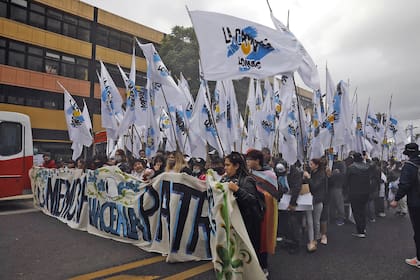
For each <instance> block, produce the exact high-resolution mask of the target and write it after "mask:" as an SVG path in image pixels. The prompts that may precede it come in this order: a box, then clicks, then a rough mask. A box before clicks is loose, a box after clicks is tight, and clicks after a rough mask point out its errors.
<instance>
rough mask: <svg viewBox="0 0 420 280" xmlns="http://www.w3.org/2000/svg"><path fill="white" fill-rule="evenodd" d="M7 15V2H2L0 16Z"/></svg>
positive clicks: (0, 3)
mask: <svg viewBox="0 0 420 280" xmlns="http://www.w3.org/2000/svg"><path fill="white" fill-rule="evenodd" d="M6 16H7V3H5V2H0V17H6Z"/></svg>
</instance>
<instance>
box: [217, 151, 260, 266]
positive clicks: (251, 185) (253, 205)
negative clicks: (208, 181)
mask: <svg viewBox="0 0 420 280" xmlns="http://www.w3.org/2000/svg"><path fill="white" fill-rule="evenodd" d="M220 182H221V183H224V182H229V184H228V187H229V189H230V190H231V191H232V192H233V195H234V196H235V198H236V201H237V203H238V207H239V211H240V212H241V216H242V219H243V221H244V224H245V227H246V230H247V232H248V236H249V239H250V240H251V243H252V246H253V247H254V250H255V253H256V255H258V253H259V251H260V241H261V235H260V225H261V219H262V217H261V215H260V214H261V212H260V211H261V209H260V203H259V201H258V191H257V187H256V182H255V179H254V178H253V177H252V176H250V173H249V172H248V169H247V167H246V164H245V160H244V158H243V156H242V155H241V154H240V153H238V152H232V153H231V154H229V155H227V156H226V157H225V174H224V175H223V177H222V179H221V180H220ZM260 265H261V264H260Z"/></svg>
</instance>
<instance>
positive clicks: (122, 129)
mask: <svg viewBox="0 0 420 280" xmlns="http://www.w3.org/2000/svg"><path fill="white" fill-rule="evenodd" d="M117 66H118V69H119V70H120V73H121V77H122V78H123V80H124V83H125V87H126V106H125V113H124V118H123V119H122V121H121V123H120V126H119V127H118V136H121V135H123V134H124V133H127V130H128V128H129V127H130V125H132V124H134V123H135V122H136V118H137V113H136V111H137V110H139V94H138V92H137V89H136V86H135V84H134V82H133V81H131V80H130V79H129V78H128V77H127V75H126V74H125V72H124V71H123V70H122V69H121V67H120V66H119V65H117Z"/></svg>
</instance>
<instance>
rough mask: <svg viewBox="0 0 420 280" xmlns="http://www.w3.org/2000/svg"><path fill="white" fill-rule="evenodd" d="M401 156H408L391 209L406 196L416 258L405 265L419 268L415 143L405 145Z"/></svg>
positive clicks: (419, 211)
mask: <svg viewBox="0 0 420 280" xmlns="http://www.w3.org/2000/svg"><path fill="white" fill-rule="evenodd" d="M403 154H404V155H406V156H408V158H409V159H408V161H406V162H405V163H404V165H403V167H402V170H401V176H400V183H399V184H398V191H397V194H396V195H395V199H394V200H393V201H391V203H390V205H391V207H394V208H395V207H397V205H398V201H399V200H401V199H402V198H403V197H404V196H407V205H408V213H409V215H410V220H411V224H412V225H413V230H414V244H415V246H416V256H415V257H414V258H411V259H406V260H405V262H406V264H408V265H410V266H413V267H416V268H420V182H419V178H418V169H419V168H420V156H419V155H420V151H419V146H418V145H417V144H416V143H409V144H407V145H405V148H404V151H403Z"/></svg>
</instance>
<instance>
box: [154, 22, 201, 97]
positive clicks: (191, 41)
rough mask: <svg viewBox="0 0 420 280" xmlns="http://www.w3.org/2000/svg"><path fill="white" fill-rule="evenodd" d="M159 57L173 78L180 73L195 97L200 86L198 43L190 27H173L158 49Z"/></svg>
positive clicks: (177, 76)
mask: <svg viewBox="0 0 420 280" xmlns="http://www.w3.org/2000/svg"><path fill="white" fill-rule="evenodd" d="M159 55H160V56H161V57H162V60H163V62H164V63H165V65H166V67H167V68H168V70H169V71H171V74H172V76H173V77H174V78H179V74H180V73H181V72H182V74H183V75H184V77H185V79H186V80H187V81H188V84H189V85H190V90H191V94H193V96H195V95H196V94H197V92H198V88H199V86H200V79H199V75H198V73H199V72H198V60H199V54H198V42H197V38H196V37H195V33H194V29H193V28H192V27H182V26H175V27H173V28H172V32H171V34H167V35H166V36H165V37H164V38H163V41H162V44H161V45H160V48H159Z"/></svg>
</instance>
